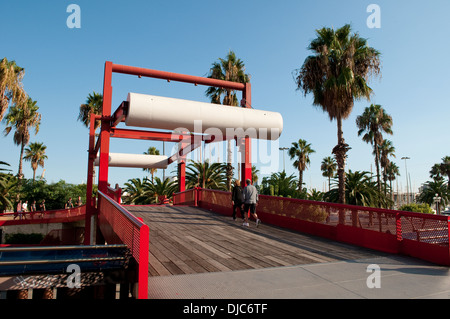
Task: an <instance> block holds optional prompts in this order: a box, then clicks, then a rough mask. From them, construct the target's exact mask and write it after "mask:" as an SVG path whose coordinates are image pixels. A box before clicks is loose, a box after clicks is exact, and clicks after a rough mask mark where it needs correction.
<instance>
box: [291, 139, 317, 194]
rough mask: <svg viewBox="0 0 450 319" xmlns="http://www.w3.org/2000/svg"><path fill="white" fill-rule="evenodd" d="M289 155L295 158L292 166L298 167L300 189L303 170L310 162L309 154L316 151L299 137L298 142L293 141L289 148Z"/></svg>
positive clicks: (299, 187)
mask: <svg viewBox="0 0 450 319" xmlns="http://www.w3.org/2000/svg"><path fill="white" fill-rule="evenodd" d="M288 152H289V156H290V158H291V159H295V161H294V167H295V168H296V169H298V189H299V190H300V191H301V189H302V187H303V172H304V171H305V170H306V168H307V167H308V165H309V164H310V162H311V161H310V159H309V155H311V154H313V153H315V152H316V151H315V150H313V149H312V148H311V144H310V143H308V142H307V141H305V140H303V139H299V140H298V142H293V143H292V146H291V148H290V149H289V151H288Z"/></svg>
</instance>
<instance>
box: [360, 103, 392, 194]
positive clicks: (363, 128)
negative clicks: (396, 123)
mask: <svg viewBox="0 0 450 319" xmlns="http://www.w3.org/2000/svg"><path fill="white" fill-rule="evenodd" d="M356 125H357V127H358V136H361V135H362V134H363V133H364V135H363V137H362V139H363V141H364V142H366V143H370V144H372V146H373V154H374V156H375V167H376V169H377V183H378V189H379V191H380V192H381V181H380V145H381V144H382V143H383V132H384V133H387V134H391V135H392V117H391V116H390V115H389V114H387V113H386V111H385V110H384V109H383V108H382V107H381V105H378V104H372V105H370V106H369V107H366V108H365V109H364V112H363V114H362V115H359V116H358V117H357V118H356Z"/></svg>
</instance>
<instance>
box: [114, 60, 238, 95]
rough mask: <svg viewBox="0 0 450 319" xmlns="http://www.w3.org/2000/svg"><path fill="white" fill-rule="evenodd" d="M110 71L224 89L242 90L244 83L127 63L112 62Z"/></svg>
mask: <svg viewBox="0 0 450 319" xmlns="http://www.w3.org/2000/svg"><path fill="white" fill-rule="evenodd" d="M112 71H113V72H115V73H123V74H131V75H137V76H146V77H150V78H157V79H164V80H168V81H178V82H186V83H193V84H200V85H207V86H215V87H221V88H224V89H231V90H239V91H243V90H244V89H245V85H244V84H243V83H239V82H230V81H223V80H217V79H211V78H205V77H200V76H193V75H186V74H180V73H173V72H166V71H158V70H152V69H145V68H138V67H134V66H128V65H120V64H113V65H112Z"/></svg>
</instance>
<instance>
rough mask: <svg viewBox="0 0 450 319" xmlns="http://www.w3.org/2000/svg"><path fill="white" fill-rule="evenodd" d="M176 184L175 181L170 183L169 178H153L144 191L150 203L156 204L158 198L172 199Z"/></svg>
mask: <svg viewBox="0 0 450 319" xmlns="http://www.w3.org/2000/svg"><path fill="white" fill-rule="evenodd" d="M177 187H178V183H177V182H176V181H171V180H170V179H169V178H166V179H165V180H161V179H160V178H159V177H155V179H154V181H152V182H151V183H149V185H148V186H147V188H146V190H147V192H148V194H149V198H150V199H151V201H150V203H158V200H159V198H161V197H166V198H170V197H172V195H173V193H175V192H176V190H177Z"/></svg>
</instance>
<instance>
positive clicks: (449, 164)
mask: <svg viewBox="0 0 450 319" xmlns="http://www.w3.org/2000/svg"><path fill="white" fill-rule="evenodd" d="M440 168H441V173H442V175H445V176H447V178H448V180H447V188H448V192H449V193H450V156H445V157H443V158H442V163H441V166H440Z"/></svg>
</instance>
